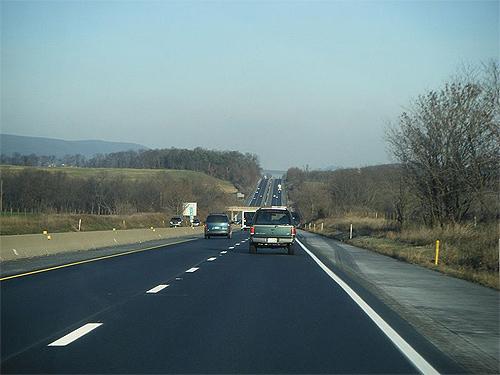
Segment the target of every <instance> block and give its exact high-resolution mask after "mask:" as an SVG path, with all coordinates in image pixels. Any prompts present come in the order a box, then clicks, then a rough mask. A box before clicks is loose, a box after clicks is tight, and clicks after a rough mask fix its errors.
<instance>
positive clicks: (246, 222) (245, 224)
mask: <svg viewBox="0 0 500 375" xmlns="http://www.w3.org/2000/svg"><path fill="white" fill-rule="evenodd" d="M254 214H255V212H247V211H245V212H243V219H242V221H241V229H242V230H245V231H246V230H248V228H250V227H251V226H252V222H253V215H254Z"/></svg>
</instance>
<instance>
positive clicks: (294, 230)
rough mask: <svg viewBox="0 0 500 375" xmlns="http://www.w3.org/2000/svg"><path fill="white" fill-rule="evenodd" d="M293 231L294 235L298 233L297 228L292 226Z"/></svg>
mask: <svg viewBox="0 0 500 375" xmlns="http://www.w3.org/2000/svg"><path fill="white" fill-rule="evenodd" d="M291 232H292V236H295V235H297V229H295V227H292V230H291Z"/></svg>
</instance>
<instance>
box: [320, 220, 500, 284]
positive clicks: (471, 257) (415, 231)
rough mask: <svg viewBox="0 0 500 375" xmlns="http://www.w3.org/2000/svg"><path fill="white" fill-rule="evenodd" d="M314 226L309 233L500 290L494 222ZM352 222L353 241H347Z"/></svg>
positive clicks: (364, 222)
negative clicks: (437, 247) (437, 245)
mask: <svg viewBox="0 0 500 375" xmlns="http://www.w3.org/2000/svg"><path fill="white" fill-rule="evenodd" d="M321 223H323V231H321ZM315 224H316V225H315V227H314V226H312V228H311V231H314V232H317V233H320V234H323V235H326V236H328V237H333V238H337V239H339V240H342V241H345V242H347V243H350V244H352V245H355V246H358V247H362V248H366V249H369V250H373V251H376V252H379V253H381V254H384V255H388V256H391V257H393V258H396V259H400V260H404V261H406V262H409V263H414V264H418V265H421V266H424V267H427V268H430V269H433V270H436V271H439V272H442V273H445V274H448V275H451V276H454V277H458V278H462V279H465V280H469V281H473V282H476V283H479V284H482V285H485V286H488V287H491V288H495V289H500V284H499V248H498V246H499V242H498V241H499V240H498V234H499V233H498V227H497V225H496V224H478V225H477V226H474V224H472V223H471V224H463V225H454V226H451V225H450V226H446V227H443V228H433V229H431V228H428V227H425V226H408V227H405V228H403V229H399V228H398V227H397V225H396V223H395V222H393V221H387V220H385V219H383V218H375V217H360V216H356V215H351V216H344V217H338V218H328V219H324V220H318V221H317V222H316V223H315ZM351 224H352V225H353V238H352V239H349V227H350V225H351ZM436 240H439V241H440V252H439V262H438V263H439V264H438V265H437V266H436V265H435V264H434V261H435V243H436Z"/></svg>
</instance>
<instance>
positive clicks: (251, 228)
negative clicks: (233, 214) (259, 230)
mask: <svg viewBox="0 0 500 375" xmlns="http://www.w3.org/2000/svg"><path fill="white" fill-rule="evenodd" d="M254 234H255V228H254V227H253V226H251V227H250V235H251V236H252V235H254Z"/></svg>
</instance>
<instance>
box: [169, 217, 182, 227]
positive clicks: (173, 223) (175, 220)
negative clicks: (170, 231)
mask: <svg viewBox="0 0 500 375" xmlns="http://www.w3.org/2000/svg"><path fill="white" fill-rule="evenodd" d="M175 227H182V216H173V217H172V218H171V219H170V228H175Z"/></svg>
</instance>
